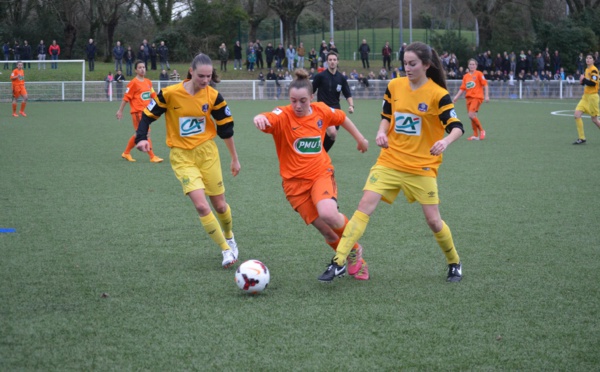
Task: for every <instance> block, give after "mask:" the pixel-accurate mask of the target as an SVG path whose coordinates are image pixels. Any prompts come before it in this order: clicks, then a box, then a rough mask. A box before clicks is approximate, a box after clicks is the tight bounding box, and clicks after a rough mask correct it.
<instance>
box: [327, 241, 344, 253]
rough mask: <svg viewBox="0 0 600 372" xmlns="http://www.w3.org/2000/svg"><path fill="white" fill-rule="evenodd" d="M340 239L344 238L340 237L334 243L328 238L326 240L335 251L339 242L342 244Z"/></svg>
mask: <svg viewBox="0 0 600 372" xmlns="http://www.w3.org/2000/svg"><path fill="white" fill-rule="evenodd" d="M340 240H342V239H338V240H336V241H335V242H333V243H330V242H328V241H327V240H325V243H327V244H328V245H329V246H330V247H331V248H332V249H333V250H334V252H335V251H337V247H338V244H340Z"/></svg>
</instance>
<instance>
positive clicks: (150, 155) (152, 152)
mask: <svg viewBox="0 0 600 372" xmlns="http://www.w3.org/2000/svg"><path fill="white" fill-rule="evenodd" d="M148 143H149V144H150V151H148V156H149V157H150V159H152V158H153V157H154V151H152V140H151V139H150V138H148Z"/></svg>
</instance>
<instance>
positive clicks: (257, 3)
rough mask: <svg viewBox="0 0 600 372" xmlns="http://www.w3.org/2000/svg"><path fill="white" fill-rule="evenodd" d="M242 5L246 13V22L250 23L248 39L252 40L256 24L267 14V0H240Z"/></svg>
mask: <svg viewBox="0 0 600 372" xmlns="http://www.w3.org/2000/svg"><path fill="white" fill-rule="evenodd" d="M242 7H243V9H244V11H245V12H246V13H247V14H248V24H249V25H250V31H249V32H248V39H249V40H252V41H254V40H256V33H257V30H258V26H259V25H260V23H261V22H262V21H263V20H264V19H265V18H267V17H268V16H269V11H270V8H269V5H268V4H267V0H242Z"/></svg>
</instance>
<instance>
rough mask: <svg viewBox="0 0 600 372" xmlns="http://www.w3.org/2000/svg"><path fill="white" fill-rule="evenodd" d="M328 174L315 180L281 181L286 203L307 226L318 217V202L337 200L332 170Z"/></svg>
mask: <svg viewBox="0 0 600 372" xmlns="http://www.w3.org/2000/svg"><path fill="white" fill-rule="evenodd" d="M328 173H329V174H327V175H324V176H323V177H321V178H318V179H316V180H299V179H294V180H286V181H283V192H284V193H285V196H286V198H287V200H288V202H290V204H291V205H292V208H294V210H295V211H296V212H298V214H300V217H302V219H303V220H304V222H305V223H306V224H307V225H310V224H311V223H313V222H314V221H315V220H316V219H317V217H319V212H317V203H318V202H320V201H321V200H324V199H334V200H337V184H336V182H335V176H334V173H333V170H329V171H328Z"/></svg>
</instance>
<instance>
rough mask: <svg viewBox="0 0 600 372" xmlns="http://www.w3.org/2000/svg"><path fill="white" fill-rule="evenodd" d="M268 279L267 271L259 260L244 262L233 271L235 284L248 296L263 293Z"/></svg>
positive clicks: (269, 276)
mask: <svg viewBox="0 0 600 372" xmlns="http://www.w3.org/2000/svg"><path fill="white" fill-rule="evenodd" d="M270 279H271V274H270V273H269V269H267V266H265V264H264V263H262V262H260V261H259V260H248V261H245V262H243V263H242V264H241V265H240V266H239V267H238V268H237V270H236V271H235V283H236V284H237V286H238V287H239V288H240V289H241V290H242V291H244V292H246V293H250V294H257V293H260V292H262V291H264V290H265V288H267V285H268V284H269V280H270Z"/></svg>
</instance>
